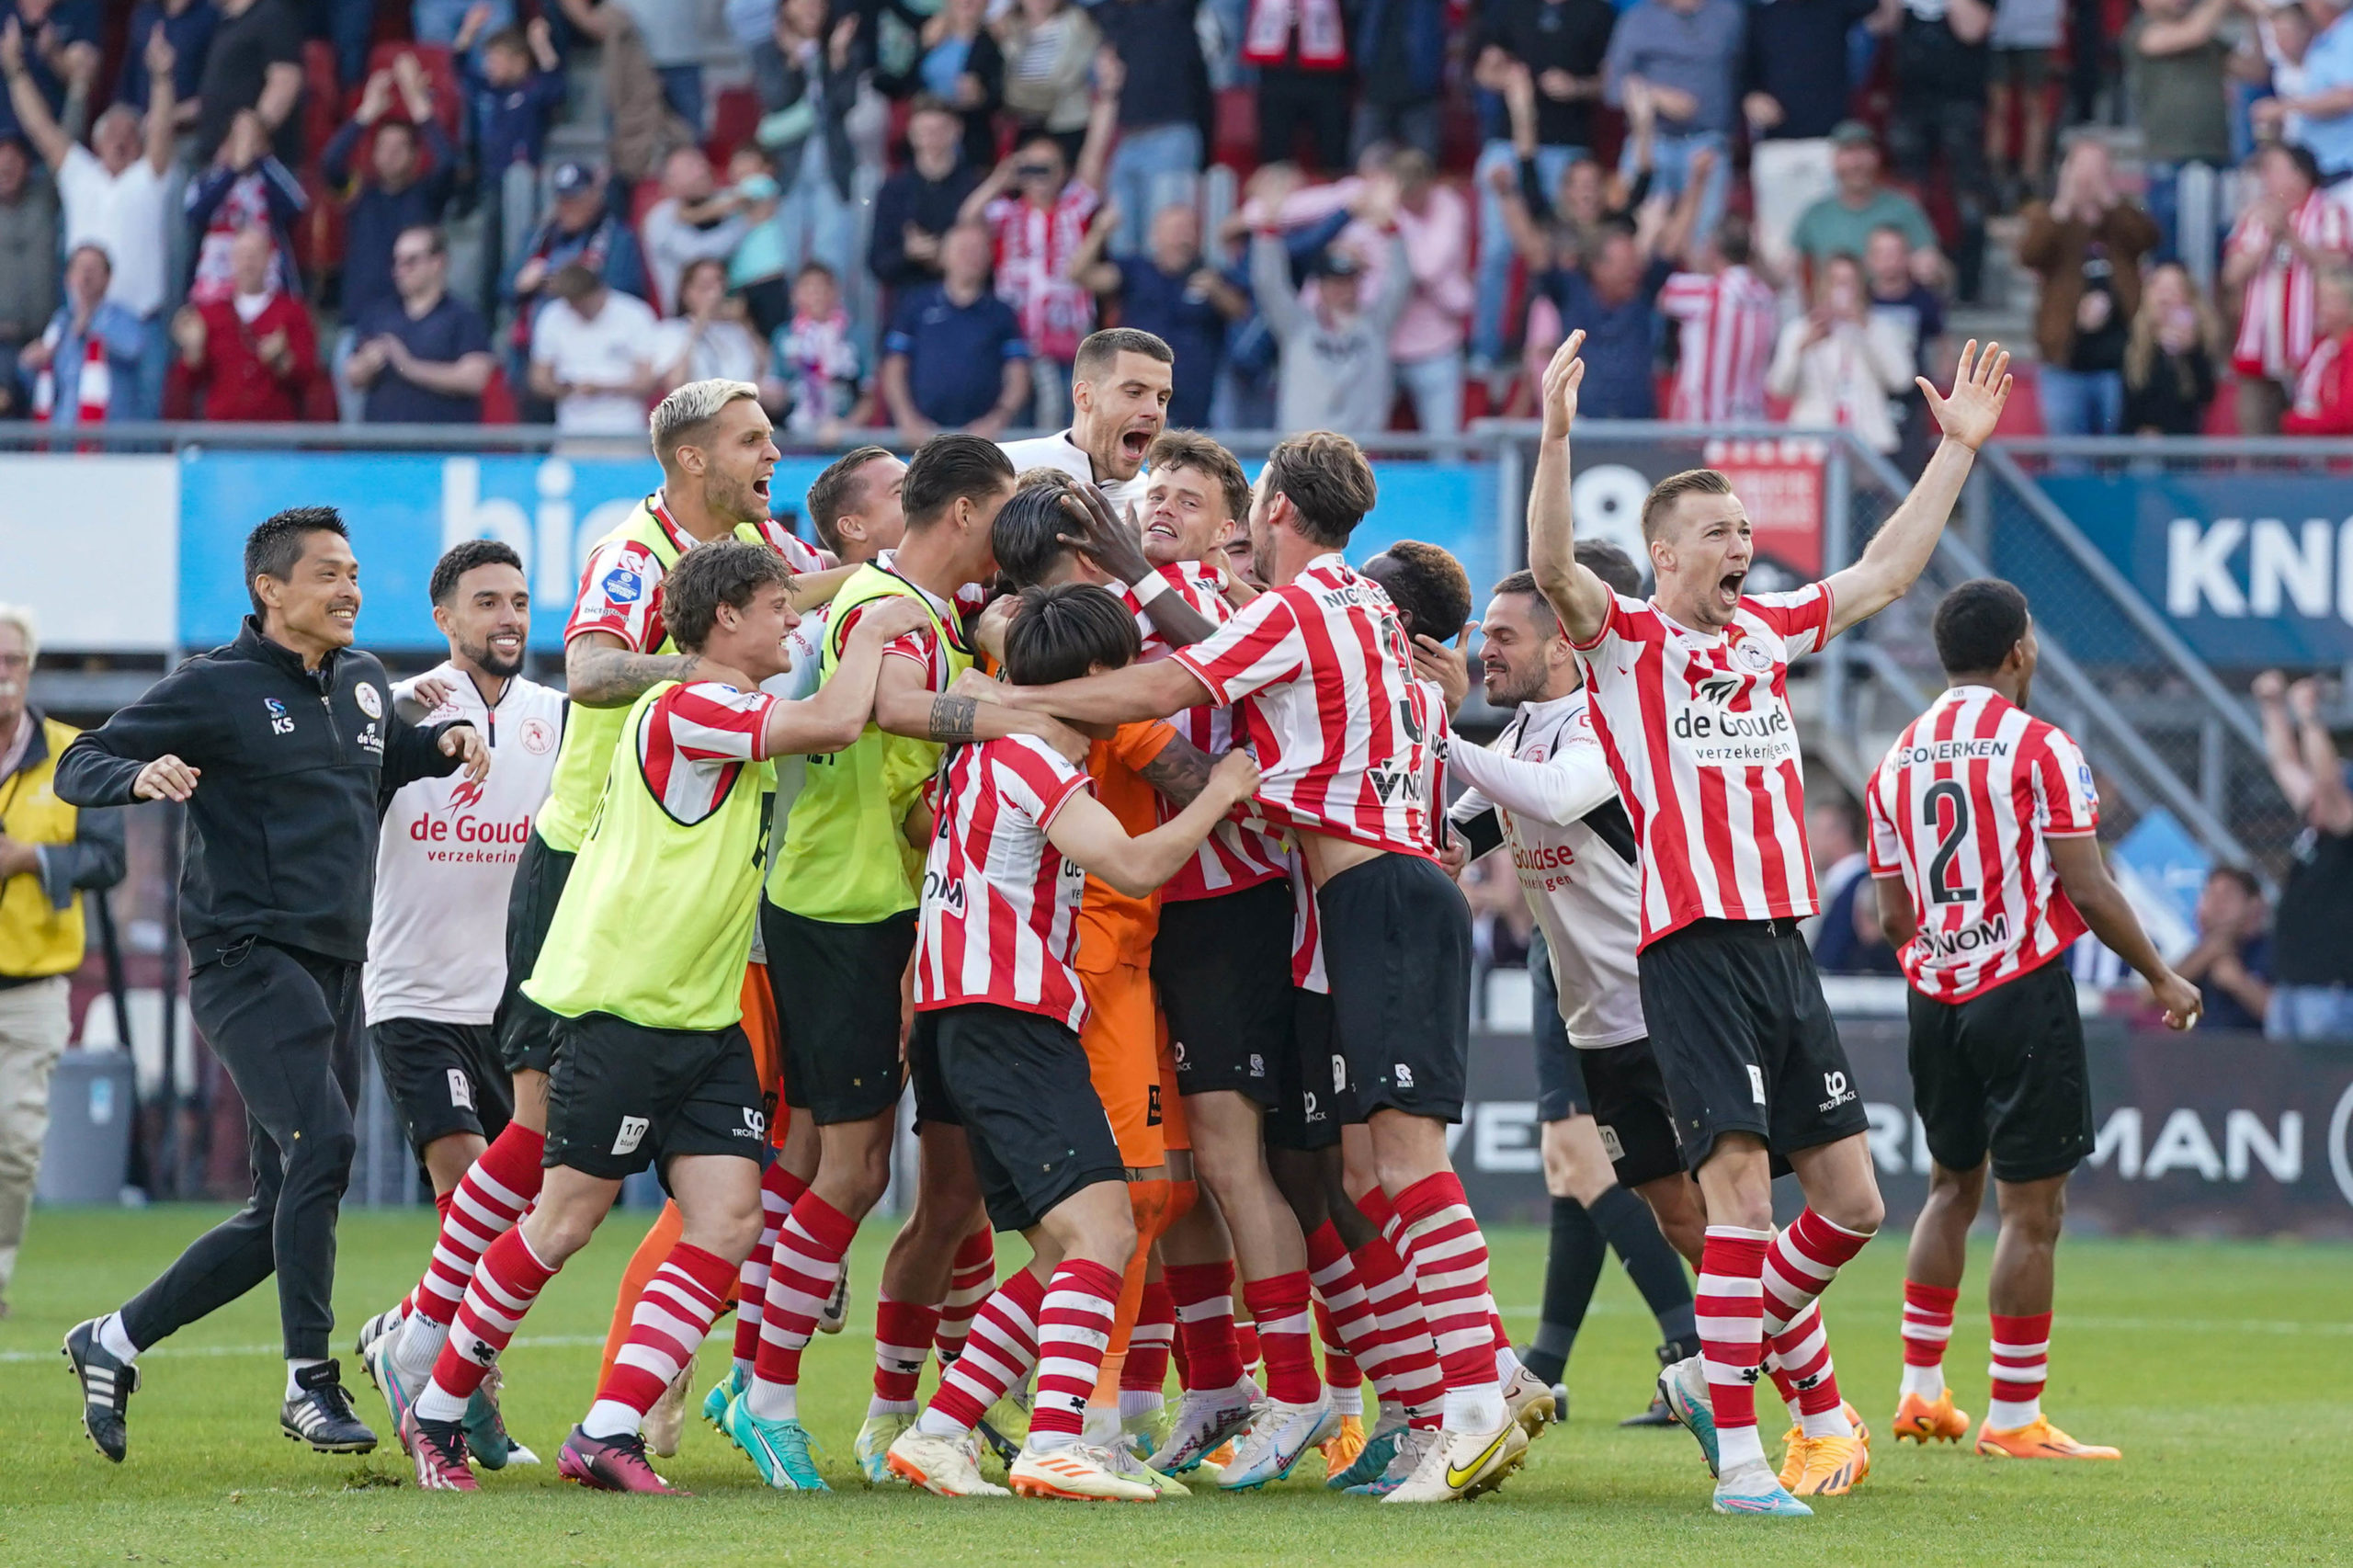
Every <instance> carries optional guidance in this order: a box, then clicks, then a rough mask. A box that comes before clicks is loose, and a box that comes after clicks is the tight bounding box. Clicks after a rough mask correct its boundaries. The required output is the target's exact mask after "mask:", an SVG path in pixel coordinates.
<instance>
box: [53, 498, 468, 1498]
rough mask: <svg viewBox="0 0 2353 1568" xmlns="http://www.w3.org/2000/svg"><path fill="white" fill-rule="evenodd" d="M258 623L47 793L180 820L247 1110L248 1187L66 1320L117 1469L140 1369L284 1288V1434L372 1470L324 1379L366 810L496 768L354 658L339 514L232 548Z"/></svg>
mask: <svg viewBox="0 0 2353 1568" xmlns="http://www.w3.org/2000/svg"><path fill="white" fill-rule="evenodd" d="M244 567H245V585H246V589H247V591H248V592H249V593H250V594H251V595H252V597H253V606H254V613H253V614H252V615H250V616H248V617H247V618H246V619H245V623H244V629H243V630H242V631H239V632H238V634H237V638H236V641H234V642H231V643H229V644H227V645H226V646H224V647H220V648H215V649H213V650H212V651H211V652H210V653H201V654H199V655H198V656H196V657H195V658H192V659H190V660H188V662H187V663H186V664H184V665H181V666H180V667H179V668H178V669H176V670H175V671H173V672H172V674H170V675H169V676H165V678H164V679H163V680H161V681H159V682H157V683H156V684H155V686H154V687H153V688H151V689H150V690H149V691H148V692H147V694H146V695H145V696H143V697H142V698H141V699H139V700H138V701H136V702H134V703H132V704H131V706H129V707H127V708H124V709H122V710H120V711H119V712H118V713H116V714H115V716H114V717H113V718H111V719H109V720H108V721H107V722H106V723H105V724H104V725H102V726H101V727H99V728H98V729H96V730H93V731H90V732H88V733H85V734H83V735H82V736H81V737H80V738H78V739H77V740H75V741H74V744H72V745H70V746H68V747H67V748H66V750H65V753H64V755H63V756H62V757H61V758H60V759H59V762H58V767H57V793H58V795H59V796H60V797H61V798H62V799H63V800H65V801H69V802H70V803H72V804H74V805H76V806H119V805H128V804H130V803H131V802H132V801H165V800H168V801H185V802H187V803H188V842H187V846H186V854H185V858H184V863H183V868H182V870H181V875H180V936H181V938H182V939H183V940H184V941H185V942H186V943H187V944H188V962H189V966H190V973H189V976H188V1005H189V1007H190V1010H191V1011H192V1012H193V1013H194V1015H195V1017H196V1023H197V1027H198V1028H201V1029H202V1030H203V1031H204V1036H205V1039H206V1040H209V1041H210V1042H211V1046H212V1049H213V1051H214V1052H215V1053H216V1054H217V1055H218V1056H219V1057H220V1058H221V1062H222V1065H223V1066H224V1067H226V1068H227V1069H228V1073H229V1077H230V1080H231V1081H232V1082H233V1083H234V1084H235V1085H237V1092H238V1094H239V1095H240V1096H243V1097H244V1102H245V1119H246V1124H247V1137H248V1140H249V1142H250V1145H251V1149H252V1158H253V1176H254V1194H253V1197H252V1198H251V1199H248V1200H247V1202H246V1204H245V1206H244V1208H243V1209H242V1210H238V1212H237V1213H236V1214H235V1215H234V1216H233V1217H232V1218H230V1219H229V1220H227V1221H223V1222H222V1223H221V1224H219V1225H216V1226H214V1227H213V1228H212V1229H211V1230H210V1231H209V1232H207V1233H205V1234H204V1235H202V1236H200V1237H199V1238H198V1239H197V1240H196V1242H195V1243H194V1244H192V1245H190V1246H189V1247H188V1250H187V1251H186V1252H184V1253H182V1254H181V1255H180V1257H179V1261H177V1262H176V1263H175V1264H173V1265H172V1267H169V1268H167V1269H165V1271H164V1273H163V1275H162V1276H161V1277H160V1278H157V1279H156V1280H155V1282H154V1283H153V1284H152V1285H150V1286H148V1287H147V1289H146V1290H142V1291H141V1292H140V1293H139V1294H138V1295H137V1296H136V1297H134V1298H132V1299H131V1301H130V1302H129V1303H127V1304H126V1305H125V1306H124V1307H123V1308H122V1309H121V1310H120V1311H119V1312H108V1314H106V1316H104V1317H103V1318H95V1319H92V1320H91V1321H89V1322H87V1323H84V1324H77V1325H75V1326H74V1329H73V1330H72V1331H71V1332H70V1333H68V1334H67V1335H66V1336H65V1355H66V1358H67V1359H68V1360H69V1361H71V1362H72V1364H73V1368H74V1374H75V1376H76V1377H77V1378H79V1379H80V1381H81V1384H82V1399H83V1411H82V1423H83V1426H84V1427H85V1429H86V1430H87V1431H88V1433H89V1435H90V1438H91V1440H92V1441H93V1442H95V1443H96V1444H97V1446H98V1451H99V1452H100V1453H103V1454H104V1455H106V1457H107V1458H108V1459H110V1460H115V1461H117V1462H118V1463H119V1462H120V1461H121V1459H122V1456H123V1449H124V1447H125V1445H126V1442H127V1433H126V1431H125V1427H124V1421H123V1416H124V1411H125V1408H126V1406H127V1405H128V1404H129V1403H130V1398H131V1392H132V1391H133V1390H134V1389H136V1388H137V1387H138V1386H139V1375H138V1369H137V1368H136V1366H135V1365H134V1362H135V1358H137V1357H138V1355H139V1353H140V1352H141V1351H142V1350H143V1349H145V1348H146V1347H147V1346H151V1345H153V1344H154V1343H155V1342H156V1341H158V1340H160V1339H162V1338H163V1337H164V1336H165V1335H169V1334H171V1333H173V1332H174V1331H175V1330H176V1329H178V1328H180V1327H182V1326H183V1325H185V1324H190V1323H194V1322H195V1321H196V1320H197V1319H199V1318H201V1317H203V1316H204V1315H205V1314H206V1313H208V1312H211V1311H213V1309H215V1308H217V1307H222V1306H225V1305H227V1304H228V1303H229V1302H231V1301H235V1300H236V1299H237V1298H238V1297H240V1296H242V1295H244V1293H245V1292H246V1291H247V1290H252V1289H253V1288H254V1287H255V1286H256V1285H258V1284H260V1283H261V1282H262V1281H263V1280H264V1279H267V1278H269V1276H270V1274H271V1273H272V1272H273V1271H275V1272H276V1273H277V1275H278V1315H279V1319H280V1321H281V1324H282V1325H283V1328H284V1333H285V1341H286V1369H287V1370H286V1403H285V1406H284V1408H283V1410H282V1411H281V1413H280V1415H279V1418H278V1419H279V1424H280V1426H282V1427H283V1428H284V1430H285V1432H286V1435H287V1436H288V1437H297V1438H300V1439H301V1440H303V1441H306V1442H308V1443H310V1444H311V1446H312V1447H313V1448H314V1449H319V1450H320V1451H322V1452H331V1453H365V1452H367V1451H368V1450H369V1449H373V1448H374V1447H375V1446H376V1435H375V1434H374V1433H373V1432H370V1431H369V1429H368V1428H367V1426H364V1425H363V1424H361V1422H360V1421H359V1419H358V1416H356V1415H354V1414H353V1413H352V1408H351V1401H350V1397H349V1396H348V1395H347V1393H346V1392H344V1389H343V1387H342V1384H341V1382H340V1381H339V1377H338V1373H337V1369H336V1366H335V1362H333V1361H332V1360H329V1359H328V1358H327V1336H328V1335H329V1333H330V1332H331V1331H332V1330H333V1328H334V1326H335V1318H334V1313H333V1311H332V1309H331V1307H330V1305H329V1295H330V1292H331V1290H332V1288H333V1286H334V1282H335V1214H336V1210H337V1209H338V1208H339V1207H340V1206H341V1203H342V1200H343V1189H344V1185H345V1183H346V1182H347V1180H348V1179H349V1177H350V1174H351V1158H352V1152H353V1148H354V1140H353V1136H352V1126H351V1110H350V1107H349V1106H348V1104H347V1102H346V1101H345V1099H344V1095H343V1090H342V1088H341V1087H340V1085H338V1084H337V1082H336V1080H335V1069H334V1061H335V1053H336V1049H337V1046H338V1044H339V1043H344V1042H346V1041H347V1040H348V1039H349V1038H350V1037H351V1034H352V1030H353V1029H354V1028H356V1026H357V1022H358V1003H359V966H360V963H361V960H364V959H365V958H366V957H367V956H368V922H369V910H370V904H371V900H372V892H373V887H372V884H373V882H374V880H375V867H376V834H377V824H378V820H379V812H380V807H381V801H382V800H383V799H385V798H386V797H388V796H389V795H390V794H391V793H392V791H393V790H397V789H399V788H400V787H401V786H402V785H404V784H407V783H409V782H411V781H412V780H415V779H417V778H439V777H445V776H447V775H448V774H449V773H451V772H452V771H454V770H456V769H457V768H458V767H461V766H462V767H465V768H466V770H467V772H468V774H469V775H470V776H471V777H473V778H481V777H482V776H483V774H484V773H485V772H486V771H487V770H488V768H489V766H490V753H489V751H488V749H487V748H486V747H485V746H484V745H483V741H482V737H481V736H480V735H479V734H477V733H475V732H474V731H473V729H472V727H471V726H467V725H464V724H460V723H452V724H443V725H438V726H435V727H433V728H431V729H418V728H415V727H414V726H412V725H410V724H409V723H407V722H405V721H404V720H403V719H401V718H400V717H399V715H397V714H396V713H394V712H393V710H392V699H391V690H392V686H391V682H390V681H389V680H388V679H387V678H386V677H385V675H384V666H383V665H381V664H380V663H378V662H377V660H376V657H375V655H374V654H372V653H361V652H359V651H358V650H356V649H354V648H353V647H352V646H351V641H352V627H353V624H354V622H355V621H356V620H357V619H358V615H359V562H358V561H357V560H356V559H354V557H353V556H352V553H351V545H350V542H349V540H348V539H347V536H346V534H345V531H344V526H343V519H342V518H341V517H337V516H336V515H335V510H334V509H333V508H332V507H326V506H300V507H296V508H294V509H292V510H290V511H284V512H280V513H278V515H277V516H276V517H271V518H270V519H269V520H268V521H267V522H265V523H263V524H262V525H261V526H260V527H259V528H256V529H254V531H253V533H252V534H251V535H250V536H248V537H247V539H246V540H245V562H244Z"/></svg>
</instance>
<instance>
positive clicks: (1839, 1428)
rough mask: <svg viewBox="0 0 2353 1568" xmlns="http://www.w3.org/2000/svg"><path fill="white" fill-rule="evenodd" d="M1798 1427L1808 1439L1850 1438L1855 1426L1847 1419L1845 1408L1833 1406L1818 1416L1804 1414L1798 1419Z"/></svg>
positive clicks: (1853, 1433)
mask: <svg viewBox="0 0 2353 1568" xmlns="http://www.w3.org/2000/svg"><path fill="white" fill-rule="evenodd" d="M1798 1427H1799V1429H1800V1430H1801V1431H1802V1432H1803V1433H1804V1434H1805V1435H1806V1436H1807V1437H1853V1436H1854V1435H1855V1424H1854V1423H1853V1422H1851V1421H1849V1420H1847V1408H1846V1406H1844V1405H1840V1404H1834V1405H1832V1406H1831V1407H1830V1408H1829V1409H1827V1410H1825V1411H1823V1412H1822V1413H1821V1414H1819V1415H1814V1414H1811V1413H1808V1414H1805V1415H1800V1416H1799V1417H1798Z"/></svg>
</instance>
